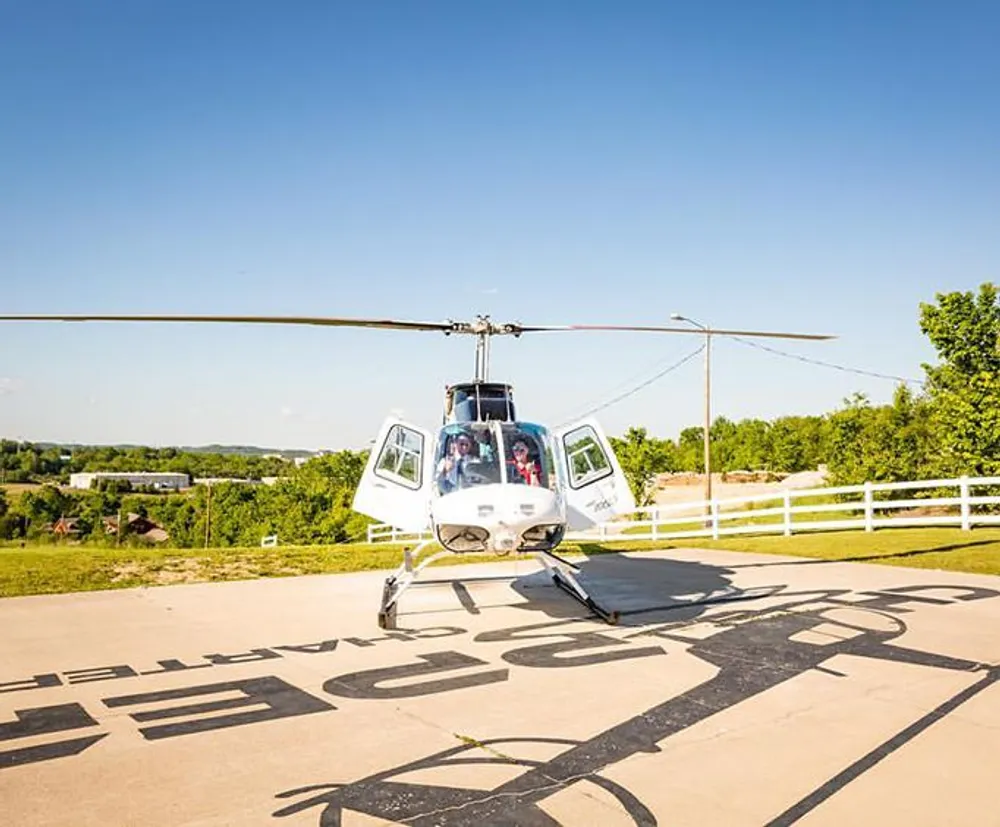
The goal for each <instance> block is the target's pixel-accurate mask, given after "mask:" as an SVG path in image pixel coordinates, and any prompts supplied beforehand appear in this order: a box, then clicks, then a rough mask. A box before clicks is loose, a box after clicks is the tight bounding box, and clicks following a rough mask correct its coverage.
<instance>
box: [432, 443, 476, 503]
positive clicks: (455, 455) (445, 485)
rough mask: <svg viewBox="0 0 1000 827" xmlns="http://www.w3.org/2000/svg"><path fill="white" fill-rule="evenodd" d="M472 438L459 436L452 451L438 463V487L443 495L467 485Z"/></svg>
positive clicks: (453, 444)
mask: <svg viewBox="0 0 1000 827" xmlns="http://www.w3.org/2000/svg"><path fill="white" fill-rule="evenodd" d="M471 451H472V438H471V437H470V436H469V435H468V434H464V433H463V434H459V435H458V436H457V437H455V439H454V441H453V442H452V443H451V447H450V451H449V453H448V454H447V455H446V456H443V457H441V461H440V462H439V463H438V467H437V475H438V485H439V486H440V488H441V491H442V492H443V493H446V494H447V493H448V492H449V491H454V490H455V489H456V488H461V487H462V485H464V483H465V475H466V470H467V468H468V465H469V462H471V460H472V457H471Z"/></svg>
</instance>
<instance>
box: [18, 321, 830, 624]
mask: <svg viewBox="0 0 1000 827" xmlns="http://www.w3.org/2000/svg"><path fill="white" fill-rule="evenodd" d="M0 321H25V322H26V321H65V322H192V323H223V324H279V325H317V326H323V327H362V328H376V329H385V330H405V331H431V332H439V333H443V334H445V335H446V336H451V335H471V336H474V337H475V340H476V353H475V373H474V377H473V379H472V380H471V381H465V382H459V383H455V384H452V385H448V386H446V388H445V398H444V407H443V414H442V421H441V424H440V426H439V427H438V428H437V429H436V431H432V430H430V429H427V428H423V427H421V426H419V425H415V424H412V423H409V422H406V421H404V420H402V419H400V418H398V417H396V416H390V417H388V418H387V419H386V420H385V421H384V422H383V423H382V426H381V428H380V430H379V432H378V435H377V436H376V438H375V440H374V441H373V442H372V446H371V451H370V453H369V456H368V460H367V463H366V466H365V469H364V471H363V472H362V475H361V479H360V482H359V484H358V487H357V489H356V490H355V493H354V499H353V505H352V507H353V509H354V510H355V511H357V512H359V513H361V514H364V515H366V516H368V517H371V518H373V519H375V520H378V521H380V522H382V523H386V524H389V525H391V526H393V527H395V528H397V529H400V530H402V531H404V532H413V533H417V534H421V535H422V534H423V533H425V532H429V533H430V535H431V538H430V539H425V540H421V541H420V542H418V543H417V545H416V546H415V547H414V548H412V549H406V550H404V552H403V561H402V563H401V564H400V566H399V568H398V569H397V570H396V571H395V572H393V573H392V574H391V575H390V576H389V577H387V578H386V581H385V584H384V587H383V591H382V599H381V605H380V607H379V611H378V625H379V626H380V627H381V628H383V629H394V628H396V627H397V610H398V606H399V599H400V597H401V596H402V594H403V593H404V592H405V591H406V590H407V589H408V588H410V587H411V586H412V585H414V584H415V583H416V582H417V580H418V578H419V576H420V574H421V572H422V571H423V570H424V569H426V567H427V566H429V565H430V564H431V563H433V562H434V561H435V560H437V559H440V558H441V557H442V556H444V555H449V554H499V555H510V554H513V555H533V556H535V557H536V558H537V559H538V560H539V562H541V564H542V565H543V566H544V568H545V570H546V571H547V573H548V575H549V576H550V577H551V579H552V581H553V583H554V584H555V585H556V586H557V587H558V588H560V589H561V590H562V591H563V592H565V593H566V594H567V595H569V596H570V597H572V598H573V599H574V600H576V601H578V602H579V603H581V604H582V605H583V606H585V607H586V608H587V609H589V610H590V611H591V612H592V613H593V614H595V615H596V616H597V617H599V618H601V619H602V620H604V621H605V622H607V623H609V624H615V623H617V622H618V620H619V617H620V614H619V612H618V611H617V610H613V609H608V608H606V607H605V606H602V605H601V604H600V603H599V602H598V601H597V600H595V599H594V597H593V596H592V595H591V594H590V593H588V591H587V590H586V589H585V588H584V587H583V585H582V584H581V583H580V581H579V579H578V578H577V577H576V574H578V573H579V568H578V567H577V566H576V565H575V564H574V563H572V562H571V561H569V560H566V559H565V558H563V557H560V556H558V555H557V554H556V553H555V550H556V548H557V547H558V546H559V544H560V543H561V542H562V541H563V538H564V537H565V534H566V532H567V530H579V529H585V528H588V527H590V526H593V525H596V524H598V523H601V522H605V521H607V520H610V519H612V518H613V517H615V516H617V515H622V514H627V513H629V512H631V511H634V510H635V508H636V503H635V499H634V497H633V495H632V492H631V489H630V486H629V484H628V480H627V479H626V477H625V474H624V473H623V471H622V468H621V466H620V464H619V462H618V459H617V457H616V456H615V452H614V450H613V448H612V446H611V443H610V441H609V439H608V438H607V436H606V435H605V433H604V432H603V430H602V429H601V427H600V425H599V424H598V422H597V421H596V420H595V419H593V418H589V417H588V418H583V419H581V420H579V421H577V422H573V423H571V424H569V425H564V426H561V427H559V428H555V429H549V428H547V427H545V426H544V425H541V424H538V423H533V422H530V421H527V420H523V419H521V418H520V417H519V416H518V414H517V412H516V408H515V404H514V394H513V386H512V385H510V384H507V383H504V382H494V381H491V380H490V378H489V361H490V341H491V339H492V337H494V336H514V337H520V336H522V335H523V334H525V333H537V332H583V331H590V332H598V331H605V332H633V333H636V332H638V333H682V334H684V333H686V334H692V333H694V334H700V335H710V334H714V335H728V336H752V337H771V338H790V339H807V340H808V339H813V340H815V339H829V338H833V337H832V336H827V335H816V334H800V333H774V332H764V331H747V330H723V329H712V328H704V327H702V328H698V329H692V328H683V327H670V326H655V325H595V324H587V325H580V324H577V325H524V324H521V323H520V322H511V323H498V322H495V321H493V320H492V319H491V318H490V317H489V316H487V315H480V316H477V317H476V318H475V320H474V321H471V322H467V321H453V320H448V321H442V322H421V321H405V320H396V319H365V318H345V317H331V316H232V315H132V314H97V315H90V314H69V315H59V314H15V315H0ZM435 541H436V543H437V544H439V545H440V549H438V550H435V549H434V548H433V547H432V546H433V544H434V543H435ZM428 549H430V552H431V553H430V554H428V555H427V556H425V557H424V558H423V559H421V557H420V555H421V554H422V553H423V552H424V551H425V550H428Z"/></svg>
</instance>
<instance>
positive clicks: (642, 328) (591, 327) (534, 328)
mask: <svg viewBox="0 0 1000 827" xmlns="http://www.w3.org/2000/svg"><path fill="white" fill-rule="evenodd" d="M516 327H517V328H518V331H519V332H522V333H537V332H546V331H553V332H559V331H570V332H572V331H612V332H626V333H688V334H691V333H694V334H699V335H702V336H704V335H706V334H709V333H710V334H712V335H713V336H748V337H749V336H755V337H763V338H770V339H812V340H820V339H836V338H837V337H836V336H830V335H827V334H817V333H779V332H775V331H767V330H726V329H723V328H712V327H706V328H701V327H662V326H657V325H617V324H568V325H517V326H516Z"/></svg>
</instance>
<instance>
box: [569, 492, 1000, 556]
mask: <svg viewBox="0 0 1000 827" xmlns="http://www.w3.org/2000/svg"><path fill="white" fill-rule="evenodd" d="M988 486H989V487H993V488H998V487H1000V477H959V478H956V479H947V480H913V481H911V482H886V483H871V482H866V483H864V484H863V485H845V486H840V487H837V488H833V487H831V488H810V489H802V490H795V489H787V490H783V491H775V492H772V493H768V494H755V495H753V496H749V497H733V498H730V499H725V500H719V499H713V500H711V501H706V500H700V501H698V502H687V503H671V504H661V505H654V506H647V507H646V508H640V509H638V510H636V511H634V512H632V513H631V514H628V515H625V517H624V518H620V519H618V520H613V521H610V522H607V523H601V524H599V525H598V526H596V527H595V528H593V529H588V530H587V531H575V532H570V533H568V534H567V535H566V539H567V540H594V539H595V538H596V539H600V540H611V539H616V538H617V539H626V537H627V539H629V540H660V539H682V538H685V537H711V538H713V539H718V538H719V537H725V536H731V535H737V534H784V535H786V536H788V535H791V534H794V533H795V532H802V531H842V530H845V529H864V530H865V531H874V530H875V529H876V528H889V527H901V526H958V527H960V528H962V529H964V530H966V531H968V530H970V529H971V528H972V527H973V526H976V525H1000V513H996V514H991V513H984V512H983V510H982V506H987V505H1000V496H993V495H989V494H979V495H976V494H975V489H983V488H986V487H988ZM893 491H902V492H923V493H924V496H912V495H911V496H910V497H906V498H900V499H895V498H892V499H882V498H881V497H880V496H876V495H883V494H885V493H887V492H893ZM853 495H856V498H855V497H854V496H853ZM834 498H835V500H836V501H834V502H829V500H831V499H834ZM817 500H825V502H823V501H819V502H818V501H817ZM776 503H777V504H776ZM755 506H760V507H755ZM826 514H830V515H836V517H835V518H834V519H823V518H822V517H823V515H826ZM817 517H818V518H819V519H817ZM642 529H646V530H645V531H643V530H642ZM622 535H625V536H622Z"/></svg>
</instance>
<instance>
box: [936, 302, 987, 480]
mask: <svg viewBox="0 0 1000 827" xmlns="http://www.w3.org/2000/svg"><path fill="white" fill-rule="evenodd" d="M936 299H937V303H936V304H929V303H922V304H921V305H920V329H921V331H923V333H924V334H926V335H927V337H928V338H929V339H930V342H931V344H932V345H933V346H934V348H935V350H936V351H937V354H938V357H939V358H940V360H941V361H940V363H939V364H938V365H933V366H932V365H926V364H925V365H924V366H923V367H924V370H925V372H926V374H927V378H928V394H929V397H930V400H931V405H932V415H933V423H934V430H935V435H936V439H937V444H938V446H939V449H940V461H939V466H940V471H941V472H942V473H949V474H969V475H973V476H992V475H994V474H996V473H998V472H1000V351H998V343H1000V302H998V295H997V287H996V285H994V284H990V283H986V284H983V285H981V286H980V288H979V293H978V295H976V294H974V293H972V292H971V291H968V292H964V293H963V292H953V293H938V294H937V296H936Z"/></svg>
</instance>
